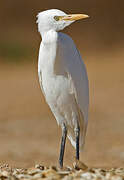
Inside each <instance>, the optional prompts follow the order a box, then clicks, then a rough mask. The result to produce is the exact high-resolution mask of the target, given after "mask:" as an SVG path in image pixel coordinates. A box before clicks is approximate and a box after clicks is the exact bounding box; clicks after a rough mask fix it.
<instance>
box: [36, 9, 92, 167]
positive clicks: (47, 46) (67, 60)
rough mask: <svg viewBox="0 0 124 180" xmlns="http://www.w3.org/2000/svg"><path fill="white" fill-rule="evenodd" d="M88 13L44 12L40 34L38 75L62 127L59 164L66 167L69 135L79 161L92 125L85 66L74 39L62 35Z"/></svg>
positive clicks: (39, 15) (47, 99) (39, 27)
mask: <svg viewBox="0 0 124 180" xmlns="http://www.w3.org/2000/svg"><path fill="white" fill-rule="evenodd" d="M87 17H88V15H85V14H69V15H68V14H66V13H64V12H63V11H60V10H57V9H51V10H46V11H43V12H40V13H39V14H38V16H37V18H38V19H37V23H38V31H39V32H40V34H41V37H42V42H41V44H40V50H39V60H38V76H39V82H40V86H41V89H42V92H43V94H44V96H45V99H46V102H47V103H48V105H49V107H50V109H51V111H52V113H53V114H54V116H55V118H56V120H57V123H58V124H59V125H60V126H61V128H62V139H61V148H60V156H59V165H60V167H63V157H64V149H65V142H66V136H67V137H68V138H69V140H70V141H71V144H72V145H73V146H74V147H75V148H76V159H77V160H79V151H80V150H82V148H83V145H84V140H85V135H86V129H87V123H88V106H89V87H88V77H87V72H86V68H85V65H84V63H83V61H82V58H81V56H80V53H79V51H78V49H77V48H76V45H75V44H74V42H73V40H72V39H71V37H70V36H68V35H66V34H64V33H61V32H59V31H60V30H63V29H64V28H65V27H66V26H69V25H70V24H71V23H73V22H74V21H76V20H79V19H83V18H87Z"/></svg>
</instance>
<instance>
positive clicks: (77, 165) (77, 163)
mask: <svg viewBox="0 0 124 180" xmlns="http://www.w3.org/2000/svg"><path fill="white" fill-rule="evenodd" d="M73 167H74V168H75V169H76V170H80V169H82V170H87V169H88V166H87V165H85V164H84V163H83V162H81V161H79V160H78V159H76V160H75V162H74V163H73Z"/></svg>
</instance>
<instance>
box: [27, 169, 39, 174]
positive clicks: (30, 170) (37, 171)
mask: <svg viewBox="0 0 124 180" xmlns="http://www.w3.org/2000/svg"><path fill="white" fill-rule="evenodd" d="M27 172H28V174H29V175H35V174H36V173H39V172H41V170H40V169H37V168H29V169H28V171H27Z"/></svg>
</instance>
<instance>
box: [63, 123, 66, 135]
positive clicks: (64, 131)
mask: <svg viewBox="0 0 124 180" xmlns="http://www.w3.org/2000/svg"><path fill="white" fill-rule="evenodd" d="M62 132H63V133H67V127H66V125H65V124H63V125H62Z"/></svg>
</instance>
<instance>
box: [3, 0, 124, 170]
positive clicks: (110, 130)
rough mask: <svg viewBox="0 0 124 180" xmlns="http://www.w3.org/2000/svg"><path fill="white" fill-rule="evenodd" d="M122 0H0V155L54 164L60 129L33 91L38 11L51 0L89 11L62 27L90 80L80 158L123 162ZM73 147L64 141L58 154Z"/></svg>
mask: <svg viewBox="0 0 124 180" xmlns="http://www.w3.org/2000/svg"><path fill="white" fill-rule="evenodd" d="M123 7H124V1H123V0H118V1H116V0H109V1H107V0H105V1H99V0H94V1H90V0H87V1H86V0H85V1H81V0H78V1H71V0H68V1H57V0H52V1H50V0H49V1H48V0H45V1H42V0H37V1H34V0H30V1H24V0H19V1H17V0H11V1H10V0H6V1H3V0H1V2H0V163H9V164H10V165H12V166H21V167H22V166H23V167H28V166H33V165H34V164H36V163H41V164H45V165H55V164H57V160H58V156H59V146H60V137H61V129H60V128H58V126H57V124H56V121H55V119H54V117H53V115H52V113H51V112H50V109H49V108H48V106H47V104H46V103H45V100H44V98H43V95H42V93H41V91H40V87H39V84H38V77H37V57H38V49H39V44H40V41H41V38H40V35H39V33H38V32H37V24H36V23H35V22H36V15H37V13H38V12H40V11H43V10H46V9H50V8H58V9H61V10H64V11H65V12H67V13H86V14H88V15H90V18H89V19H86V20H84V21H79V22H76V23H74V24H72V25H71V26H70V27H68V28H67V29H65V30H64V32H65V33H67V34H69V35H70V36H71V37H72V38H73V40H74V41H75V43H76V44H77V47H78V48H79V50H80V52H81V55H82V57H83V59H84V62H85V64H86V66H87V71H88V76H89V83H90V112H89V126H88V131H87V137H86V144H85V148H84V152H83V153H81V160H82V161H84V162H85V163H86V164H87V165H89V166H97V167H98V166H100V167H103V166H105V167H111V166H124V140H123V139H124V138H123V137H124V109H123V108H124V94H123V93H124V10H123V9H124V8H123ZM74 156H75V151H74V149H73V148H72V147H71V145H70V142H69V141H68V142H67V146H66V152H65V161H64V163H65V164H66V165H71V164H72V162H73V161H74Z"/></svg>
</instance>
